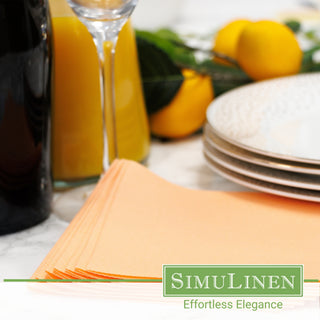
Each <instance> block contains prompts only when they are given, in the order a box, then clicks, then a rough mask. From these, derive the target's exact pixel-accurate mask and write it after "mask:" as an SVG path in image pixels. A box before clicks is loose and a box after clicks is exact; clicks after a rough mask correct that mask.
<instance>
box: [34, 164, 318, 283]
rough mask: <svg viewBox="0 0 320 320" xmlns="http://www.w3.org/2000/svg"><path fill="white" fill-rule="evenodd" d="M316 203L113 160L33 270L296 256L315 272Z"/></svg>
mask: <svg viewBox="0 0 320 320" xmlns="http://www.w3.org/2000/svg"><path fill="white" fill-rule="evenodd" d="M319 244H320V206H319V204H315V203H311V202H310V203H309V202H304V201H298V200H290V199H286V198H281V197H278V196H271V195H266V194H262V193H253V192H240V193H239V192H215V191H197V190H188V189H185V188H182V187H179V186H176V185H173V184H171V183H169V182H167V181H165V180H163V179H162V178H159V177H158V176H156V175H155V174H153V173H152V172H150V171H149V170H148V169H147V168H145V167H143V166H141V165H140V164H137V163H134V162H131V161H126V160H116V161H115V162H114V163H113V164H112V166H111V167H110V169H109V170H108V172H107V173H106V174H105V175H104V177H103V178H102V179H101V180H100V182H99V183H98V185H97V186H96V188H95V190H94V191H93V193H92V194H91V196H90V197H89V198H88V200H87V201H86V203H85V205H84V206H83V208H82V209H81V210H80V212H79V213H78V214H77V215H76V217H75V218H74V220H73V221H72V222H71V224H70V225H69V227H68V228H67V229H66V231H65V232H64V234H63V235H62V237H61V238H60V239H59V241H58V242H57V243H56V245H55V246H54V247H53V249H52V250H51V251H50V252H49V254H48V255H47V257H46V258H45V259H44V261H43V262H42V263H41V265H40V266H39V268H38V269H37V271H36V272H35V274H34V275H33V278H38V279H84V278H88V279H108V278H118V279H127V278H137V279H139V278H155V279H157V278H161V277H162V265H163V264H304V266H305V278H319V276H320V255H319V254H318V248H319Z"/></svg>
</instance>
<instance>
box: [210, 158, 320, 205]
mask: <svg viewBox="0 0 320 320" xmlns="http://www.w3.org/2000/svg"><path fill="white" fill-rule="evenodd" d="M205 158H206V160H207V163H208V165H209V167H210V168H211V169H212V170H213V171H215V172H217V173H218V174H220V175H221V176H223V177H225V178H227V179H229V180H231V181H233V182H235V183H238V184H241V185H243V186H245V187H248V188H252V189H255V190H258V191H262V192H267V193H271V194H275V195H278V196H283V197H288V198H293V199H299V200H305V201H313V202H320V192H319V191H313V190H306V189H299V188H292V187H286V186H282V185H279V184H274V183H270V182H265V181H261V180H257V179H253V178H250V177H246V176H244V175H241V174H239V173H236V172H233V171H232V170H228V169H226V168H224V167H222V166H220V165H219V164H217V163H215V162H214V161H212V160H211V159H210V158H208V157H207V156H205Z"/></svg>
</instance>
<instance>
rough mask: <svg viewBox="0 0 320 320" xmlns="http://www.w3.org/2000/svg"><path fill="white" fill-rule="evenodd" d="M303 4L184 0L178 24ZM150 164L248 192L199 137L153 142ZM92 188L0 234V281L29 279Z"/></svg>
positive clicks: (206, 25) (210, 23)
mask: <svg viewBox="0 0 320 320" xmlns="http://www.w3.org/2000/svg"><path fill="white" fill-rule="evenodd" d="M146 1H147V0H146ZM148 1H149V0H148ZM172 1H174V0H172ZM298 4H299V1H298V0H281V1H278V0H268V1H253V0H225V1H218V0H185V1H184V5H183V8H182V9H181V11H180V12H179V15H178V16H177V20H176V21H175V23H174V26H175V27H176V28H177V29H178V30H183V31H184V32H190V31H196V32H211V31H212V29H213V28H215V27H217V26H218V25H220V24H222V23H224V22H226V21H228V20H230V19H233V18H235V17H249V18H268V17H269V18H270V17H273V16H274V15H275V14H276V13H277V12H279V11H282V10H287V9H288V8H293V9H295V8H297V6H298ZM147 165H148V167H149V168H150V170H152V171H153V172H155V173H156V174H158V175H159V176H161V177H163V178H165V179H167V180H168V181H171V182H173V183H176V184H178V185H181V186H184V187H188V188H193V189H206V190H243V188H242V187H239V186H237V185H235V184H233V183H232V182H228V181H226V180H225V179H223V178H221V177H219V176H218V175H216V174H213V173H212V172H211V171H210V170H209V168H208V167H207V166H206V164H205V160H204V158H203V155H202V142H201V136H199V135H198V136H194V137H191V138H189V139H186V140H181V141H175V142H170V143H160V142H156V141H154V142H153V144H152V149H151V153H150V158H149V160H148V163H147ZM91 189H92V187H85V188H83V189H82V192H80V193H75V192H71V193H70V192H69V193H67V194H61V195H58V196H56V197H55V200H54V212H55V213H54V214H52V215H51V216H50V218H49V219H48V220H47V221H45V222H44V223H42V224H40V225H38V226H36V227H34V228H31V229H28V230H26V231H23V232H18V233H15V234H12V235H7V236H2V237H0V279H3V278H29V277H30V276H31V275H32V273H33V272H34V271H35V269H36V268H37V267H38V265H39V264H40V263H41V261H42V260H43V258H44V257H45V256H46V254H47V253H48V252H49V250H50V249H51V248H52V246H53V245H54V243H55V242H56V241H57V240H58V239H59V237H60V236H61V234H62V233H63V231H64V230H65V228H66V227H67V225H68V222H67V221H70V220H71V219H72V217H73V215H74V214H75V212H76V211H77V210H78V209H79V208H80V206H81V205H82V203H83V202H84V200H85V198H86V197H87V196H88V194H89V193H90V190H91Z"/></svg>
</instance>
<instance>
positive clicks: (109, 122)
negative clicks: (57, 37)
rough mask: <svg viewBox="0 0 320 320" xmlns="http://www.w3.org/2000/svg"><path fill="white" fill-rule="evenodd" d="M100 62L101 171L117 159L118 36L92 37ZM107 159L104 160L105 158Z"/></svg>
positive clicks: (98, 35)
mask: <svg viewBox="0 0 320 320" xmlns="http://www.w3.org/2000/svg"><path fill="white" fill-rule="evenodd" d="M94 39H95V43H96V46H97V50H98V54H99V62H100V88H101V107H102V125H103V150H104V159H103V170H104V171H106V170H107V168H108V167H109V164H110V163H111V162H112V161H113V160H114V159H116V158H118V140H117V126H116V97H115V95H116V94H115V63H114V62H115V47H116V44H117V39H118V35H114V36H113V37H112V38H109V37H107V34H106V33H105V32H99V33H97V34H95V35H94ZM106 155H107V157H106V158H105V156H106Z"/></svg>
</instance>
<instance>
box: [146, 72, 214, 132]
mask: <svg viewBox="0 0 320 320" xmlns="http://www.w3.org/2000/svg"><path fill="white" fill-rule="evenodd" d="M183 75H184V77H185V80H184V81H183V83H182V85H181V87H180V89H179V91H178V93H177V94H176V96H175V97H174V98H173V100H172V101H171V102H170V104H169V105H167V106H166V107H164V108H163V109H161V110H160V111H158V112H156V113H154V114H152V115H151V116H150V129H151V132H152V133H153V134H154V135H156V136H159V137H165V138H182V137H186V136H188V135H190V134H192V133H194V132H195V131H197V130H198V129H199V128H200V127H201V126H202V124H203V122H204V121H205V118H206V110H207V107H208V105H209V104H210V102H211V101H212V100H213V98H214V94H213V88H212V83H211V78H210V77H209V76H203V75H199V74H197V73H195V72H194V71H191V70H184V71H183Z"/></svg>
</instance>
